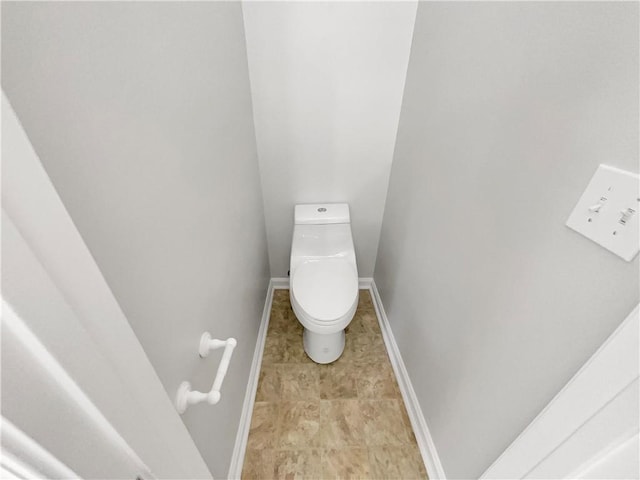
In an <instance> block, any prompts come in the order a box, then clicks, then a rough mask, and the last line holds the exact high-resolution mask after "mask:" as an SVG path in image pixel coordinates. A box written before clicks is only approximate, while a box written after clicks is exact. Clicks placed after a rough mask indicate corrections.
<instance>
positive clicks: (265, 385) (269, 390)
mask: <svg viewBox="0 0 640 480" xmlns="http://www.w3.org/2000/svg"><path fill="white" fill-rule="evenodd" d="M281 391H282V381H281V376H280V368H279V366H278V365H263V366H262V368H261V369H260V377H259V380H258V390H257V391H256V402H277V401H279V400H280V395H281Z"/></svg>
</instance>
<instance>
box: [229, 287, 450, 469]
mask: <svg viewBox="0 0 640 480" xmlns="http://www.w3.org/2000/svg"><path fill="white" fill-rule="evenodd" d="M358 286H359V288H361V289H365V290H369V291H370V292H371V296H372V298H373V304H374V307H375V309H376V314H377V316H378V320H379V322H380V329H381V330H382V336H383V338H384V342H385V345H386V347H387V351H388V353H389V359H390V360H391V365H392V367H393V371H394V372H395V375H396V378H397V379H398V385H399V387H400V392H401V393H402V398H403V399H404V403H405V405H406V407H407V413H408V414H409V420H410V421H411V426H412V427H413V431H414V433H415V435H416V440H417V442H418V447H419V448H420V453H421V454H422V459H423V461H424V464H425V467H426V469H427V474H428V475H429V478H430V479H431V480H438V479H441V480H445V479H446V477H445V474H444V470H443V469H442V464H441V463H440V459H439V457H438V453H437V451H436V448H435V445H434V443H433V439H432V438H431V434H430V433H429V427H428V426H427V422H426V421H425V419H424V416H423V415H422V410H421V409H420V405H419V403H418V399H417V397H416V394H415V391H414V390H413V386H412V385H411V380H410V379H409V374H408V373H407V369H406V368H405V366H404V362H403V361H402V356H401V355H400V350H399V349H398V345H397V344H396V341H395V338H394V337H393V332H392V331H391V327H390V325H389V321H388V319H387V315H386V313H385V311H384V307H383V306H382V301H381V299H380V294H379V293H378V289H377V288H376V284H375V282H374V280H373V278H370V277H362V278H359V279H358ZM287 288H289V278H287V277H284V278H272V279H271V281H270V282H269V287H268V290H267V298H266V301H265V304H264V310H263V312H262V320H261V323H260V330H259V331H258V339H257V340H256V349H255V353H254V356H253V362H252V364H251V371H250V373H249V380H248V384H247V392H246V394H245V399H244V404H243V406H242V414H241V416H240V425H239V427H238V433H237V435H236V443H235V447H234V449H233V454H232V457H231V465H230V467H229V474H228V476H227V477H228V478H230V479H239V478H240V475H241V474H242V466H243V463H244V455H245V452H246V449H247V439H248V438H249V428H250V426H251V415H252V413H253V405H254V402H255V397H256V391H257V389H258V378H259V376H260V367H261V365H262V353H263V351H264V343H265V340H266V337H267V328H268V326H269V316H270V314H271V303H272V301H273V291H274V290H278V289H287Z"/></svg>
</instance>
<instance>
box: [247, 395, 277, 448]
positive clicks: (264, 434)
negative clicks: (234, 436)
mask: <svg viewBox="0 0 640 480" xmlns="http://www.w3.org/2000/svg"><path fill="white" fill-rule="evenodd" d="M277 423H278V404H277V403H273V402H255V404H254V407H253V415H252V417H251V427H250V429H249V440H248V442H247V449H259V448H273V447H275V444H276V435H277V428H276V427H277Z"/></svg>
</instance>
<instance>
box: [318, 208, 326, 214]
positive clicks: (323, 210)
mask: <svg viewBox="0 0 640 480" xmlns="http://www.w3.org/2000/svg"><path fill="white" fill-rule="evenodd" d="M318 211H319V212H320V213H322V212H326V211H327V209H326V208H324V207H320V208H319V209H318Z"/></svg>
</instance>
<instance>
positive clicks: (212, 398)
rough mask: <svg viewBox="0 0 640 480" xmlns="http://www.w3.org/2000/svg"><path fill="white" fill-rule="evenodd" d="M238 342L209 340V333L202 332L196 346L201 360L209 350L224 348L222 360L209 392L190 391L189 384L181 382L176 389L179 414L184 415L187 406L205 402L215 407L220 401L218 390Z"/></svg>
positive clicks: (229, 339)
mask: <svg viewBox="0 0 640 480" xmlns="http://www.w3.org/2000/svg"><path fill="white" fill-rule="evenodd" d="M237 344H238V342H237V341H236V339H235V338H228V339H227V340H218V339H216V338H211V334H210V333H209V332H204V333H203V334H202V336H201V337H200V344H199V346H198V354H199V355H200V357H201V358H205V357H207V356H208V355H209V352H210V351H211V350H217V349H219V348H223V347H224V352H223V354H222V360H220V366H219V367H218V371H217V372H216V377H215V379H214V381H213V386H212V387H211V390H210V391H209V392H206V393H205V392H199V391H197V390H191V384H190V383H189V382H182V383H181V384H180V386H179V387H178V393H177V395H176V408H177V409H178V412H179V413H181V414H182V413H184V412H185V411H186V410H187V408H188V407H189V405H195V404H196V403H201V402H207V403H209V404H210V405H215V404H216V403H218V402H219V401H220V396H221V395H220V388H221V387H222V382H223V380H224V377H225V375H226V374H227V369H228V368H229V362H230V360H231V354H232V353H233V349H234V348H236V345H237Z"/></svg>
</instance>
